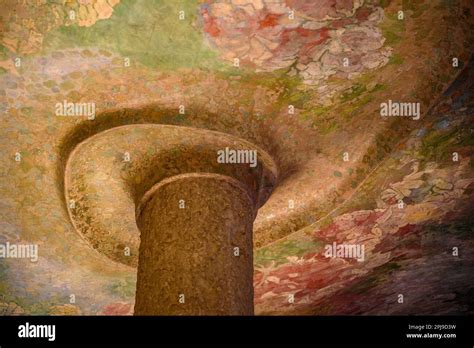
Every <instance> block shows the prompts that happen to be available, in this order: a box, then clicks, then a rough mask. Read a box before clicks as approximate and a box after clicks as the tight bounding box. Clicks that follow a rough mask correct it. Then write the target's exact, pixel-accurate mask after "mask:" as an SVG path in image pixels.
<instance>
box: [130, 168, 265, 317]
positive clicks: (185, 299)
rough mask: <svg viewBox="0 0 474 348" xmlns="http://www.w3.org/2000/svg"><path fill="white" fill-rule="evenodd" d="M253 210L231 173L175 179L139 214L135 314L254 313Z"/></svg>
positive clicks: (153, 193)
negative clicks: (227, 174) (230, 175)
mask: <svg viewBox="0 0 474 348" xmlns="http://www.w3.org/2000/svg"><path fill="white" fill-rule="evenodd" d="M255 214H256V207H255V205H254V202H253V200H252V199H251V196H250V195H249V192H248V191H247V188H246V187H245V186H244V185H243V184H241V183H240V182H239V181H237V180H236V179H233V178H231V177H229V176H224V175H219V174H207V173H202V174H200V173H193V174H183V175H177V176H174V177H171V178H168V179H166V180H163V181H162V182H160V183H158V184H157V185H155V186H154V187H153V188H152V189H150V190H149V191H148V192H147V194H146V195H145V196H144V198H143V199H142V203H141V205H140V208H139V210H138V212H137V222H138V227H139V229H140V231H141V242H140V253H139V261H138V280H137V291H136V302H135V315H253V255H252V254H253V243H252V227H253V221H254V219H255Z"/></svg>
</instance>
